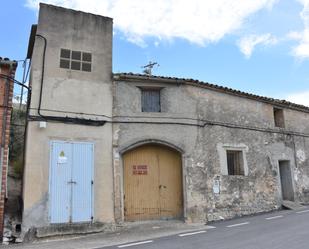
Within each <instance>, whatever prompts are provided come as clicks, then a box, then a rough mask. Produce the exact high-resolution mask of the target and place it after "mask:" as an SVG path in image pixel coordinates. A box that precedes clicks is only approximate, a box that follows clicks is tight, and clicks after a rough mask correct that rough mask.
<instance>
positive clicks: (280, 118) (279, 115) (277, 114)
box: [274, 107, 284, 128]
mask: <svg viewBox="0 0 309 249" xmlns="http://www.w3.org/2000/svg"><path fill="white" fill-rule="evenodd" d="M274 122H275V126H276V127H280V128H284V114H283V109H280V108H275V107H274Z"/></svg>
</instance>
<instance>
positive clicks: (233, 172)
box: [217, 144, 248, 176]
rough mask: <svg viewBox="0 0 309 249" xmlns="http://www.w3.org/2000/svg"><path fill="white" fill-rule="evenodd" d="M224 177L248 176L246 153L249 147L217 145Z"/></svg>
mask: <svg viewBox="0 0 309 249" xmlns="http://www.w3.org/2000/svg"><path fill="white" fill-rule="evenodd" d="M217 149H218V153H219V158H220V168H221V174H222V175H230V176H247V175H248V165H247V159H246V152H247V151H248V147H247V146H246V145H243V144H239V145H237V144H236V145H235V144H219V145H217Z"/></svg>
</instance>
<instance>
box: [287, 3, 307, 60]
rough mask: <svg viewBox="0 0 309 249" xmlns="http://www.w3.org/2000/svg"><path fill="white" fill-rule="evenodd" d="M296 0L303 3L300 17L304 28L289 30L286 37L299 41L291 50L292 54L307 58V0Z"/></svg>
mask: <svg viewBox="0 0 309 249" xmlns="http://www.w3.org/2000/svg"><path fill="white" fill-rule="evenodd" d="M298 2H300V3H301V4H303V9H302V11H301V12H300V17H301V18H302V20H303V23H304V30H303V31H302V32H297V31H293V32H290V33H289V34H288V37H289V38H290V39H294V40H298V41H299V44H298V45H297V46H295V47H294V48H293V50H292V53H293V55H294V56H295V57H298V58H300V59H309V0H298Z"/></svg>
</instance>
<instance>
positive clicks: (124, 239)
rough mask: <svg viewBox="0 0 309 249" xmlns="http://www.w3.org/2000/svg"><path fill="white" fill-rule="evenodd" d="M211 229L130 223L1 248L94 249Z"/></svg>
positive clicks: (172, 223)
mask: <svg viewBox="0 0 309 249" xmlns="http://www.w3.org/2000/svg"><path fill="white" fill-rule="evenodd" d="M207 228H208V229H209V228H211V227H210V226H207V225H205V224H186V223H184V222H182V221H175V220H172V221H171V220H169V221H147V222H134V223H133V222H132V223H131V222H128V223H125V224H123V225H122V226H118V227H117V229H116V231H115V232H110V233H96V234H90V235H82V236H74V237H69V236H66V237H56V238H49V239H44V240H40V241H36V242H33V243H22V244H12V245H7V246H4V245H2V246H1V248H7V249H13V248H25V249H32V248H33V249H39V248H40V249H51V248H52V249H55V248H57V249H93V248H99V247H104V246H112V245H117V244H124V243H128V242H133V241H139V240H146V239H154V238H158V237H163V236H168V235H174V234H178V233H183V232H189V231H196V230H201V229H207Z"/></svg>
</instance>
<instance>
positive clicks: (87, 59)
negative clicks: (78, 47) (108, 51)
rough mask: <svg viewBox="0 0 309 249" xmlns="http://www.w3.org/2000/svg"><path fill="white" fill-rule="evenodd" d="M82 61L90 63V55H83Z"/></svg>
mask: <svg viewBox="0 0 309 249" xmlns="http://www.w3.org/2000/svg"><path fill="white" fill-rule="evenodd" d="M83 61H89V62H91V54H90V53H83Z"/></svg>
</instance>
